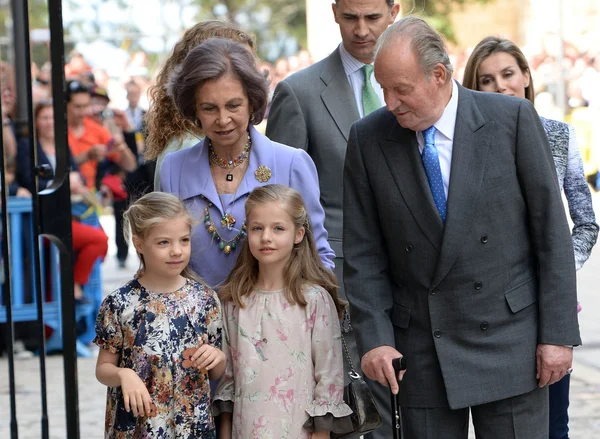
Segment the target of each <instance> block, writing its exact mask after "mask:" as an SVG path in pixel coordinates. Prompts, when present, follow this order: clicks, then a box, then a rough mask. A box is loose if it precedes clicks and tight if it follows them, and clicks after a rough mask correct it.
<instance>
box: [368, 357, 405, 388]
mask: <svg viewBox="0 0 600 439" xmlns="http://www.w3.org/2000/svg"><path fill="white" fill-rule="evenodd" d="M401 356H402V354H401V353H400V352H398V351H397V350H396V349H394V348H393V347H391V346H379V347H377V348H375V349H371V350H370V351H369V352H367V353H366V354H365V355H363V357H362V359H361V360H360V367H361V368H362V370H363V372H364V373H365V375H366V376H368V377H369V378H370V379H372V380H373V381H377V382H378V383H379V384H381V385H383V386H386V387H389V388H390V390H391V391H392V393H393V394H394V395H396V394H397V393H398V381H402V377H403V376H404V373H405V372H406V371H405V370H402V371H400V372H399V373H398V377H396V376H394V368H393V367H392V360H394V359H396V358H398V357H401ZM396 378H397V379H396Z"/></svg>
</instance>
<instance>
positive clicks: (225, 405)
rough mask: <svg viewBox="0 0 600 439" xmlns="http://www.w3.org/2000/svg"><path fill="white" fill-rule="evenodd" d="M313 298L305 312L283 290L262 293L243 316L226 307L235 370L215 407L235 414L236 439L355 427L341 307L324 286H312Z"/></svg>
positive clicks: (308, 292)
mask: <svg viewBox="0 0 600 439" xmlns="http://www.w3.org/2000/svg"><path fill="white" fill-rule="evenodd" d="M305 298H306V302H307V305H306V306H305V307H302V306H300V305H290V303H289V302H288V301H287V300H286V298H285V295H284V293H283V291H281V290H280V291H261V290H256V291H255V292H253V293H252V294H251V295H250V296H248V297H246V298H244V303H245V307H244V308H243V309H241V308H239V307H237V306H235V305H234V304H233V303H232V302H228V303H226V304H225V305H224V313H223V315H224V329H225V339H224V341H223V351H224V352H225V355H226V357H227V366H226V370H225V375H224V376H223V378H222V379H221V381H220V383H219V385H218V387H217V390H216V393H215V397H214V399H215V402H214V403H215V414H219V413H221V412H223V411H229V412H232V413H233V415H232V433H233V434H232V437H233V439H251V438H252V439H259V438H260V439H267V438H272V439H284V438H285V439H296V438H310V437H311V430H313V429H316V430H319V429H327V430H331V429H332V428H333V425H335V424H336V423H339V424H338V427H339V426H341V425H343V426H345V427H346V428H347V427H348V425H349V422H350V419H349V415H351V414H352V410H351V409H350V407H348V406H347V405H346V404H344V401H343V391H344V377H343V359H342V346H341V336H340V325H339V321H338V316H337V312H336V309H335V305H334V303H333V300H332V299H331V296H330V295H329V293H327V291H325V290H324V289H322V288H320V287H317V286H306V287H305ZM316 418H321V420H322V421H324V423H321V424H320V426H319V423H318V422H317V423H315V420H316ZM315 426H316V427H315Z"/></svg>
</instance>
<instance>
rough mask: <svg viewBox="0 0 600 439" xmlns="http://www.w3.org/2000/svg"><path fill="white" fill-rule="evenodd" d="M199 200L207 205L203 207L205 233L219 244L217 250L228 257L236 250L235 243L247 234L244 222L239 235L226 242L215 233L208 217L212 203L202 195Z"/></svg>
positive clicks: (212, 223)
mask: <svg viewBox="0 0 600 439" xmlns="http://www.w3.org/2000/svg"><path fill="white" fill-rule="evenodd" d="M200 198H202V199H203V200H204V201H206V203H207V204H206V206H205V207H204V227H206V231H207V232H208V233H209V234H210V235H211V236H212V239H213V240H215V241H217V242H218V243H219V245H218V248H219V250H221V251H222V252H223V253H225V254H226V255H228V254H229V253H231V252H232V251H233V250H235V249H236V247H237V242H239V241H241V240H243V239H244V238H245V237H246V235H247V234H248V232H247V230H246V221H245V220H244V223H243V224H242V227H241V228H240V231H239V233H238V234H237V235H235V237H234V238H233V239H230V240H229V241H227V240H225V239H223V238H222V237H221V235H219V232H218V231H217V226H216V225H215V223H214V221H213V220H212V218H211V216H210V208H211V207H212V206H213V203H211V202H210V201H208V199H207V198H206V197H205V196H204V195H200ZM221 222H223V220H221Z"/></svg>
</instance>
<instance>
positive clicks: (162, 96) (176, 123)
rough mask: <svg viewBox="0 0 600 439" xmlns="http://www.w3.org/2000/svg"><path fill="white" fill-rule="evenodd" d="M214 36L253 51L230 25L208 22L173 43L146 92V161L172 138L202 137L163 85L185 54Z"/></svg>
mask: <svg viewBox="0 0 600 439" xmlns="http://www.w3.org/2000/svg"><path fill="white" fill-rule="evenodd" d="M213 37H217V38H228V39H230V40H233V41H236V42H238V43H242V44H247V45H248V46H249V47H250V48H251V49H252V51H254V39H253V38H252V37H251V36H250V35H249V34H247V33H246V32H244V31H243V30H241V29H238V28H237V27H235V26H234V25H233V24H231V23H227V22H225V21H219V20H208V21H203V22H201V23H198V24H196V25H195V26H194V27H192V28H191V29H188V30H187V31H186V32H185V34H183V37H182V38H181V39H180V40H179V41H178V42H177V44H175V47H174V48H173V53H172V54H171V56H170V57H169V58H167V60H166V61H165V64H164V65H163V67H162V69H161V70H160V72H159V73H158V76H157V78H156V84H155V85H153V86H152V87H150V89H149V94H150V100H151V102H152V105H151V106H150V108H149V109H148V113H146V116H145V121H146V126H147V132H148V136H147V138H146V150H145V157H146V159H148V160H156V158H157V157H158V155H159V154H160V153H161V152H162V151H164V150H165V148H166V147H167V145H168V144H169V142H170V141H171V139H173V138H177V137H180V136H182V135H183V134H185V133H193V134H197V135H202V129H200V128H198V127H197V126H195V125H194V123H193V122H192V121H190V120H187V119H185V118H184V117H183V116H182V115H181V114H179V111H178V110H177V107H176V106H175V103H174V102H173V99H171V97H170V96H168V94H167V90H166V86H167V84H168V83H169V78H170V76H171V73H172V72H173V70H174V69H175V67H177V66H178V65H180V64H181V63H182V62H183V60H184V59H185V57H186V56H187V54H188V53H189V52H190V51H191V50H192V49H193V48H194V47H196V46H197V45H199V44H201V43H203V42H204V41H205V40H207V39H209V38H213Z"/></svg>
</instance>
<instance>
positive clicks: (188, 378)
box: [94, 280, 222, 439]
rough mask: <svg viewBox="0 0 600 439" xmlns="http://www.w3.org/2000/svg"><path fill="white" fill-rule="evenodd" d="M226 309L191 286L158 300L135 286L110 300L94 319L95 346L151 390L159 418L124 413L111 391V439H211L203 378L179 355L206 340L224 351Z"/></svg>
mask: <svg viewBox="0 0 600 439" xmlns="http://www.w3.org/2000/svg"><path fill="white" fill-rule="evenodd" d="M221 331H222V320H221V305H220V302H219V299H218V298H217V296H216V294H215V293H214V291H212V290H211V289H209V288H207V287H205V286H203V285H200V284H199V283H198V282H195V281H192V280H187V281H186V283H185V285H184V286H183V287H182V288H180V289H179V290H177V291H174V292H172V293H156V292H152V291H148V290H147V289H145V288H144V287H143V286H142V285H141V284H140V283H139V282H138V281H137V280H132V281H130V282H129V283H127V284H126V285H124V286H123V287H121V288H119V289H117V290H116V291H114V292H112V293H111V294H110V295H108V296H107V297H106V298H105V299H104V301H103V302H102V306H101V307H100V312H99V314H98V318H97V320H96V338H95V340H94V342H95V343H96V344H97V345H98V346H100V347H101V348H102V349H106V350H107V351H109V352H112V353H118V354H120V356H121V358H120V360H119V367H124V368H130V369H133V370H134V371H135V372H136V373H137V374H138V376H139V377H140V378H141V379H142V381H144V383H146V387H147V388H148V392H149V393H150V398H151V400H152V403H153V404H154V406H155V407H156V412H157V414H156V416H153V417H149V416H148V417H140V418H136V417H135V416H134V415H133V413H132V412H129V413H128V412H126V411H125V408H124V402H123V394H122V392H121V387H109V388H108V392H107V401H106V426H105V428H106V435H105V437H106V438H111V439H112V438H115V439H130V438H131V439H133V438H136V439H137V438H139V439H147V438H148V439H150V438H161V439H175V438H178V439H179V438H188V437H194V438H214V437H216V436H215V430H214V421H213V418H212V415H211V411H210V386H209V380H208V375H207V373H206V371H205V370H204V371H199V370H197V369H196V368H188V369H184V368H183V367H182V364H181V363H182V361H183V358H182V353H183V351H184V350H185V349H186V348H188V347H195V346H198V344H199V343H198V342H199V340H203V341H204V342H207V343H209V344H211V345H213V346H215V347H218V348H219V349H220V348H221V337H222V334H221Z"/></svg>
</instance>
